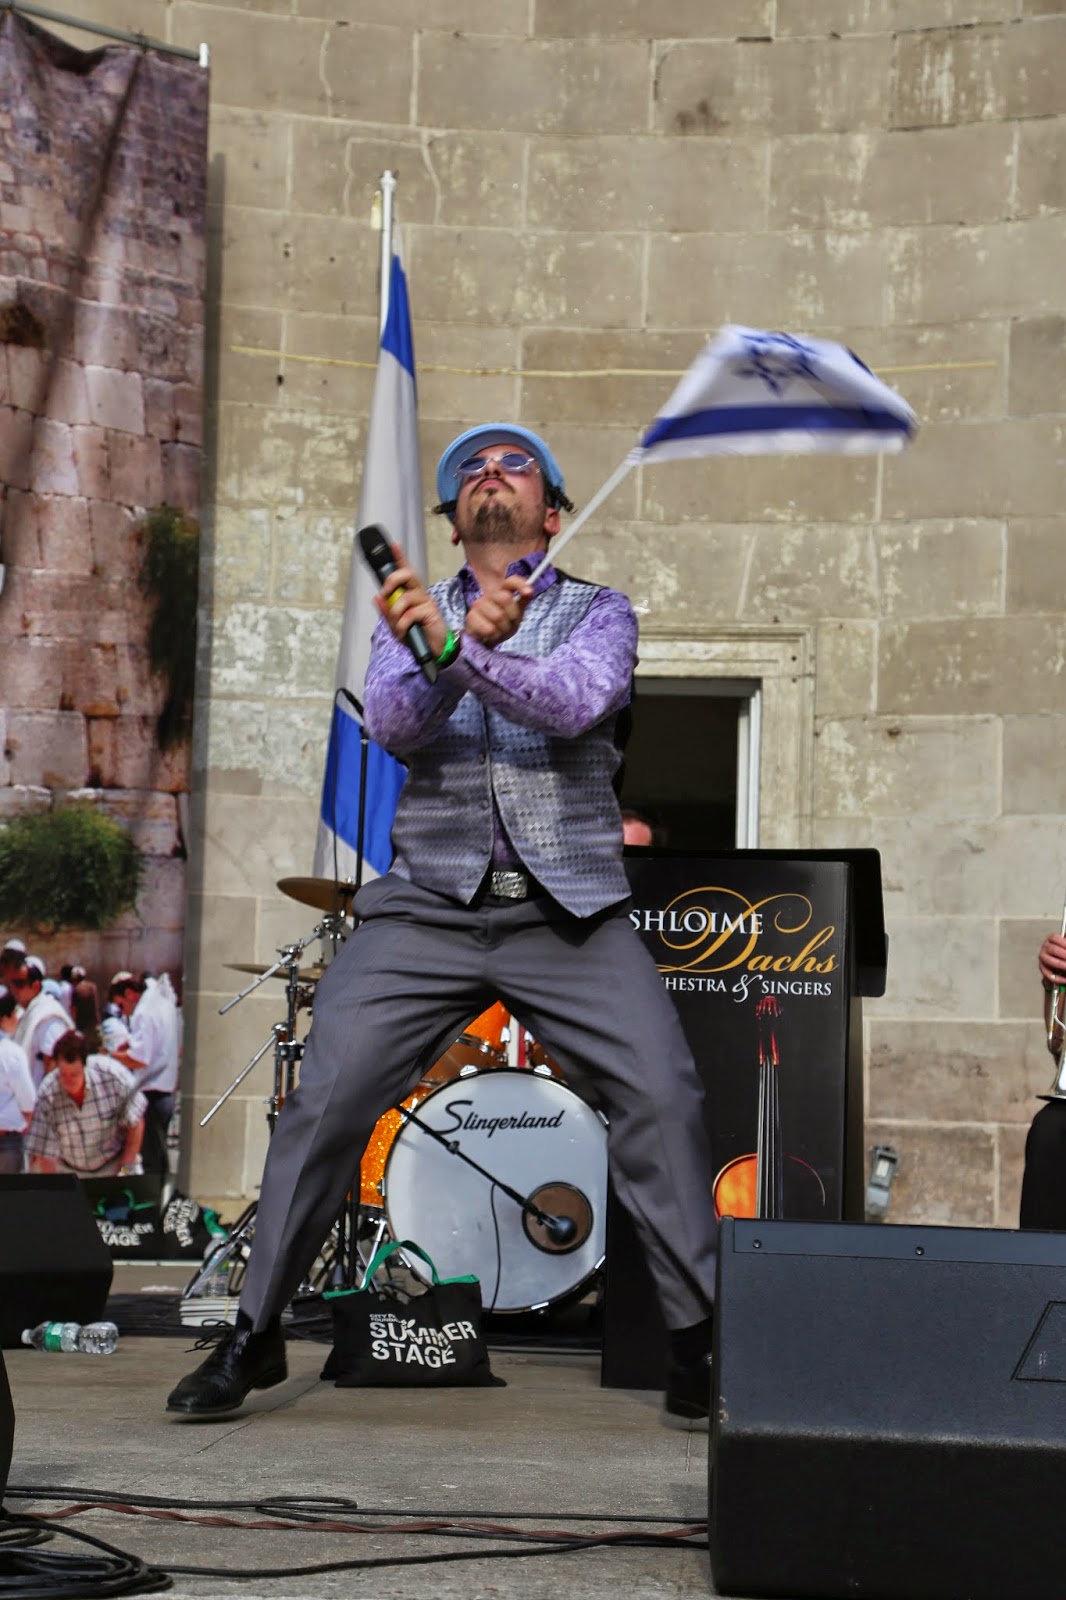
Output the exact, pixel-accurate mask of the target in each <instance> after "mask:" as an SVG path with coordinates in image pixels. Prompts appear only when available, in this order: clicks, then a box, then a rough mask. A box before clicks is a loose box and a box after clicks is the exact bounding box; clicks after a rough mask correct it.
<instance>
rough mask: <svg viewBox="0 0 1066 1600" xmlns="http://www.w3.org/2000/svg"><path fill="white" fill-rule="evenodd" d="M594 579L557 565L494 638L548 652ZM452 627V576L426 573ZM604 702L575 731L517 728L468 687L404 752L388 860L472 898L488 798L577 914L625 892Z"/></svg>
mask: <svg viewBox="0 0 1066 1600" xmlns="http://www.w3.org/2000/svg"><path fill="white" fill-rule="evenodd" d="M598 592H599V590H598V589H597V587H596V585H595V584H590V583H581V582H579V581H577V580H576V579H574V578H567V577H564V576H562V575H560V576H559V578H558V581H557V582H555V583H553V584H552V585H551V586H550V588H548V589H545V590H544V592H543V593H542V594H539V595H537V597H536V598H535V599H534V600H532V601H531V602H530V604H529V607H528V608H527V610H526V614H525V616H524V617H523V619H522V625H521V627H520V628H519V629H518V632H517V633H516V634H515V635H514V637H513V638H511V639H508V640H506V641H505V642H504V643H503V644H501V645H499V646H497V649H499V650H514V651H517V652H518V653H519V654H520V655H526V656H546V655H549V654H550V653H551V652H552V651H553V650H554V649H555V648H556V647H557V646H558V645H560V644H561V643H562V642H563V640H564V639H566V637H567V636H568V634H569V633H570V631H571V629H572V628H573V627H574V626H575V624H576V623H578V622H579V621H580V620H581V618H582V617H583V616H584V615H585V613H586V612H587V611H588V608H589V606H590V605H591V604H592V602H593V600H594V599H595V597H596V595H597V593H598ZM430 593H431V594H432V595H433V597H434V599H435V600H436V602H437V604H438V606H439V607H440V610H441V615H442V616H443V617H444V619H445V621H446V622H447V624H448V626H449V627H450V628H453V629H454V630H455V631H456V632H459V631H460V630H461V629H462V627H463V624H464V622H465V620H466V607H465V604H464V600H463V589H462V584H461V582H460V580H459V579H458V578H457V577H456V578H451V579H449V580H448V581H446V582H444V583H437V584H434V585H433V587H432V589H431V590H430ZM617 722H618V713H617V712H612V713H610V715H608V716H606V717H604V718H603V719H602V721H600V722H598V723H597V724H596V726H595V727H593V728H590V729H589V730H588V732H587V733H584V734H582V735H580V736H579V737H578V738H576V739H558V738H553V737H552V735H550V734H547V733H540V732H538V731H537V730H536V729H535V728H522V727H519V726H518V724H517V723H514V722H511V721H509V720H508V719H507V718H506V717H503V716H501V715H499V713H498V712H495V711H489V710H487V709H486V708H485V707H484V706H483V705H482V703H481V701H480V700H478V698H477V696H476V695H473V694H464V695H463V697H462V699H461V700H460V701H459V703H458V705H457V706H456V708H455V710H454V711H453V712H452V714H451V716H450V717H449V718H448V721H447V722H446V723H445V724H444V726H443V728H442V729H441V731H440V733H439V734H438V735H437V736H436V738H434V739H432V740H431V741H430V742H429V743H428V744H426V745H423V746H422V747H421V748H420V749H418V750H413V751H411V752H410V754H409V756H408V757H407V758H406V759H407V779H406V781H405V783H404V786H403V789H402V790H401V792H400V800H399V804H398V806H397V808H396V820H395V822H394V823H393V828H392V842H393V845H394V847H395V850H396V858H395V860H394V862H393V871H394V872H398V873H399V874H400V876H401V877H403V878H408V879H410V880H411V881H412V882H414V883H418V884H421V885H422V887H423V888H426V889H435V890H437V891H438V892H440V893H442V894H446V895H449V896H450V897H451V898H452V899H458V900H460V901H462V902H463V903H464V904H468V903H469V902H470V900H472V899H473V897H474V895H475V894H476V892H477V890H478V887H479V885H480V884H481V881H482V879H483V878H484V876H485V873H486V871H487V869H488V867H489V865H490V862H491V859H492V845H493V812H492V802H493V799H495V801H496V806H497V809H498V811H499V815H500V818H501V820H502V822H503V825H504V827H505V828H506V829H507V834H508V837H509V838H510V840H511V843H512V845H513V846H514V849H515V851H516V852H517V854H518V856H519V857H520V859H521V861H522V863H523V865H524V866H525V867H526V869H527V871H529V872H531V873H532V874H533V876H534V877H535V878H537V879H538V880H539V881H540V883H542V884H543V885H544V887H545V889H547V890H548V892H549V893H550V894H551V895H552V897H553V898H554V899H555V900H557V901H558V902H559V904H560V905H561V906H564V907H565V908H566V910H567V911H571V912H573V913H574V915H575V916H579V917H587V916H591V915H592V914H593V913H594V912H597V911H602V910H603V909H604V907H605V906H609V905H612V904H614V903H615V902H616V901H619V900H623V899H625V897H626V896H627V895H628V894H629V882H628V880H627V878H626V874H625V870H624V868H623V866H622V824H621V819H620V816H619V809H618V800H617V798H616V796H615V793H614V789H613V787H612V779H613V778H614V775H615V773H616V771H617V770H618V766H619V763H620V761H621V752H620V750H619V749H618V746H617V745H616V743H615V736H616V725H617Z"/></svg>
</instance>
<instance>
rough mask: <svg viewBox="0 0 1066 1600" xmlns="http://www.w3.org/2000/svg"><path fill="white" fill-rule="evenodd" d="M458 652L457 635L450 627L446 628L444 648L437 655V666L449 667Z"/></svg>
mask: <svg viewBox="0 0 1066 1600" xmlns="http://www.w3.org/2000/svg"><path fill="white" fill-rule="evenodd" d="M458 654H459V635H458V634H457V633H453V632H452V630H451V628H449V629H448V637H447V638H446V639H445V641H444V649H443V650H442V651H441V653H440V655H439V656H438V657H437V665H438V667H441V668H444V667H450V666H451V664H452V662H453V661H454V660H455V658H456V656H457V655H458Z"/></svg>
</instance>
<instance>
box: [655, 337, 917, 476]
mask: <svg viewBox="0 0 1066 1600" xmlns="http://www.w3.org/2000/svg"><path fill="white" fill-rule="evenodd" d="M915 426H916V423H915V416H914V412H913V411H912V410H911V408H910V406H909V405H908V404H907V402H906V401H905V400H902V399H901V398H900V397H899V395H898V394H896V393H895V391H894V390H892V389H890V388H889V387H888V385H887V384H886V383H882V381H881V379H880V378H876V377H875V376H874V374H873V373H872V372H871V371H870V369H869V367H867V366H865V365H864V364H863V363H862V362H861V361H860V360H859V358H858V356H856V355H853V354H852V352H851V351H850V350H848V349H846V348H845V347H844V346H843V345H840V344H832V343H830V342H829V340H827V339H808V338H798V337H796V336H795V335H794V334H790V333H764V332H762V331H761V330H760V329H758V328H742V327H726V328H723V329H722V330H721V332H720V333H719V334H718V335H717V336H716V337H715V338H714V339H712V340H711V342H710V343H709V344H708V345H706V346H705V347H704V348H703V350H702V351H701V352H700V354H699V355H698V356H697V357H696V360H695V361H694V362H693V363H692V365H691V367H689V369H688V371H687V372H686V373H685V375H684V377H683V378H682V379H681V382H680V383H679V384H678V386H677V388H676V389H675V390H674V392H673V394H672V395H671V396H670V398H669V400H668V401H667V402H666V405H665V406H664V407H663V409H662V411H660V413H659V415H658V416H657V417H656V418H655V421H654V422H653V423H652V424H651V426H650V427H649V428H648V430H647V432H646V433H645V434H644V437H643V438H642V439H641V441H640V444H639V445H638V446H637V449H636V450H635V451H634V455H635V456H636V458H637V461H638V463H640V464H646V463H649V462H653V461H676V460H679V459H681V458H682V457H692V456H724V455H764V454H776V453H778V452H781V453H787V454H792V453H795V452H799V453H802V454H809V453H811V452H816V451H829V452H839V453H842V454H845V455H848V454H851V455H866V454H870V453H872V452H874V451H886V450H887V451H892V450H902V448H903V446H904V445H905V444H906V442H907V440H908V439H909V438H910V437H911V435H912V434H913V433H914V430H915Z"/></svg>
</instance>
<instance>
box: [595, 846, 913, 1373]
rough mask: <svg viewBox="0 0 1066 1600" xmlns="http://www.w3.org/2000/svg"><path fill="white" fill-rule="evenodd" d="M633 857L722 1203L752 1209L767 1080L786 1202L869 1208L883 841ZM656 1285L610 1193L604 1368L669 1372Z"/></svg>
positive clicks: (811, 1212)
mask: <svg viewBox="0 0 1066 1600" xmlns="http://www.w3.org/2000/svg"><path fill="white" fill-rule="evenodd" d="M626 864H627V868H628V871H629V878H630V884H631V886H632V891H633V902H632V909H631V911H630V917H631V920H632V922H633V925H634V927H635V928H636V929H637V932H638V933H639V934H640V936H641V938H642V939H643V940H644V942H645V944H646V946H647V948H648V950H649V951H650V953H651V955H652V957H653V959H654V960H655V963H656V965H657V967H658V969H659V972H660V974H661V976H662V980H663V983H664V984H665V986H666V988H667V989H668V990H669V992H670V995H671V998H672V999H673V1001H674V1004H675V1005H676V1007H677V1011H678V1014H679V1016H680V1018H681V1023H682V1027H683V1028H684V1031H685V1036H686V1038H687V1040H688V1044H689V1047H690V1049H691V1050H692V1053H693V1056H694V1057H695V1061H696V1066H697V1069H698V1071H699V1073H700V1076H701V1078H702V1080H703V1085H704V1091H705V1112H704V1114H705V1119H706V1125H707V1132H708V1135H709V1138H710V1144H711V1159H712V1166H713V1174H712V1176H713V1180H714V1186H715V1198H716V1204H717V1210H718V1212H719V1214H720V1215H736V1216H750V1215H752V1214H753V1202H754V1201H755V1192H754V1181H755V1176H756V1169H757V1155H758V1152H759V1150H760V1149H761V1148H763V1149H764V1140H763V1138H762V1137H761V1136H760V1122H764V1124H765V1118H764V1115H763V1112H764V1111H765V1108H766V1106H767V1102H766V1100H765V1099H761V1097H760V1096H761V1093H762V1094H763V1095H765V1094H766V1093H767V1092H768V1091H770V1092H772V1096H773V1099H775V1100H776V1107H775V1115H774V1116H773V1125H774V1127H773V1131H774V1133H775V1135H776V1138H775V1140H774V1141H773V1144H774V1154H775V1159H776V1162H777V1174H778V1178H777V1184H776V1191H777V1192H776V1205H775V1210H774V1212H773V1214H776V1215H777V1216H780V1217H787V1218H795V1219H797V1220H811V1221H841V1220H852V1221H858V1220H861V1218H862V1216H863V1200H864V1191H865V1176H864V1171H865V1156H864V1149H863V1104H862V1048H861V1045H862V1012H861V996H862V995H863V994H879V993H882V992H883V990H884V970H885V936H884V922H883V912H882V905H881V883H880V861H879V857H878V855H877V852H876V851H874V850H864V851H853V852H839V853H838V852H832V851H784V850H766V851H758V850H751V851H735V852H730V853H729V854H724V855H708V856H693V855H685V854H681V853H676V852H670V851H663V850H635V851H632V852H627V862H626ZM771 1104H772V1101H771ZM764 1133H765V1126H764ZM765 1153H766V1152H765V1149H764V1155H765ZM759 1214H762V1215H766V1214H767V1213H766V1212H760V1213H759ZM650 1300H651V1285H650V1283H649V1282H648V1279H647V1275H646V1270H645V1269H644V1267H643V1262H642V1261H641V1260H640V1259H639V1253H638V1251H637V1249H636V1242H635V1237H634V1235H633V1234H632V1231H631V1229H630V1226H629V1222H628V1218H626V1217H624V1216H623V1214H622V1213H621V1211H620V1209H619V1208H618V1207H617V1205H615V1204H614V1203H613V1200H612V1203H611V1205H610V1210H609V1219H608V1255H607V1315H606V1320H605V1327H604V1382H605V1383H614V1384H617V1385H619V1386H627V1387H638V1386H640V1385H641V1383H642V1382H647V1383H648V1385H649V1386H653V1385H654V1384H655V1383H657V1382H658V1381H659V1377H660V1363H661V1346H662V1333H661V1325H659V1327H658V1330H656V1329H655V1328H654V1325H649V1322H648V1316H649V1312H648V1310H647V1307H648V1304H649V1301H650ZM650 1314H651V1315H652V1316H653V1317H654V1313H650ZM634 1319H637V1321H638V1322H639V1327H638V1326H636V1325H635V1323H634ZM642 1347H643V1348H642ZM656 1349H658V1350H659V1351H660V1355H659V1357H658V1358H656V1357H655V1356H654V1355H653V1354H652V1351H654V1350H656ZM638 1351H642V1353H641V1354H639V1355H638V1354H637V1352H638ZM644 1374H647V1375H646V1376H644Z"/></svg>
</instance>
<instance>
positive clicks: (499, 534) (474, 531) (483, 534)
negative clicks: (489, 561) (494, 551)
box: [465, 495, 518, 545]
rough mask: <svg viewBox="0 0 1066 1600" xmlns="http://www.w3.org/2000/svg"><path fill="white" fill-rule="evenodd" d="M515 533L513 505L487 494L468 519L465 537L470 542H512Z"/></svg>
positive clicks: (516, 531) (497, 496)
mask: <svg viewBox="0 0 1066 1600" xmlns="http://www.w3.org/2000/svg"><path fill="white" fill-rule="evenodd" d="M517 533H518V526H517V519H516V517H515V508H514V506H513V505H510V504H508V503H507V502H506V501H502V500H501V499H500V497H499V495H488V496H486V497H485V498H483V499H482V502H481V504H480V505H479V506H478V508H477V510H476V511H475V512H474V515H473V516H472V517H471V518H470V519H469V524H468V530H467V533H466V535H465V537H466V538H467V539H468V540H470V542H471V543H472V544H481V545H486V544H513V543H514V541H515V536H516V534H517Z"/></svg>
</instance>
